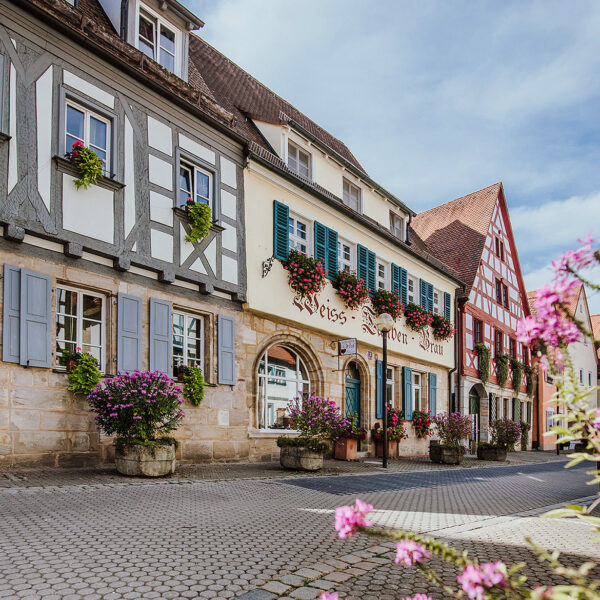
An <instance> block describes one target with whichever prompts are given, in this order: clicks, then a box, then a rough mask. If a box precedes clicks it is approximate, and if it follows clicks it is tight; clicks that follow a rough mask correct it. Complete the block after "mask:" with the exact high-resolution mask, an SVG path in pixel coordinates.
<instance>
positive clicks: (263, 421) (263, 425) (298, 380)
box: [256, 343, 311, 433]
mask: <svg viewBox="0 0 600 600" xmlns="http://www.w3.org/2000/svg"><path fill="white" fill-rule="evenodd" d="M277 346H281V347H282V348H285V349H286V350H287V351H288V352H290V353H291V354H293V355H294V356H295V357H296V377H277V375H275V374H274V373H269V370H270V369H269V350H271V348H273V347H277ZM261 360H262V361H264V367H265V369H264V370H265V372H264V373H259V372H258V369H259V366H260V363H261ZM301 364H303V365H304V369H305V370H306V373H307V377H308V379H303V378H302V369H301V368H300V365H301ZM258 365H259V366H257V367H256V375H257V385H258V389H257V394H256V396H257V398H258V399H259V400H260V401H262V405H263V406H262V411H263V414H262V415H261V414H260V408H259V405H258V403H257V407H256V409H257V414H256V417H257V424H258V428H259V429H260V431H269V432H273V431H280V432H281V431H285V432H286V433H294V431H295V430H293V429H285V430H282V429H274V428H270V427H268V425H267V423H269V419H268V395H267V391H268V390H267V386H268V385H269V380H272V382H271V385H279V383H278V381H277V380H280V381H281V382H282V383H283V384H285V385H286V387H287V382H293V383H295V384H296V390H298V387H303V386H304V384H307V385H308V394H309V395H310V389H311V385H310V376H309V375H308V368H307V366H306V363H305V362H304V361H303V360H302V357H301V356H300V355H299V354H298V352H296V351H295V350H293V349H292V348H290V347H289V346H286V345H285V343H282V344H274V345H273V346H270V347H269V348H267V349H266V350H265V351H264V352H263V354H262V356H261V357H260V358H259V360H258ZM261 380H262V381H264V383H263V385H262V386H261V384H260V382H261ZM261 390H262V391H261ZM261 393H262V394H264V397H263V398H261ZM273 422H275V421H273ZM271 424H272V423H271Z"/></svg>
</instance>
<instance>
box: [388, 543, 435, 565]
mask: <svg viewBox="0 0 600 600" xmlns="http://www.w3.org/2000/svg"><path fill="white" fill-rule="evenodd" d="M425 558H431V552H429V550H427V548H425V546H422V545H421V544H417V542H413V541H412V540H406V541H404V542H398V543H397V544H396V564H400V563H402V564H404V565H406V566H407V567H410V566H412V565H413V564H414V563H421V562H423V559H425Z"/></svg>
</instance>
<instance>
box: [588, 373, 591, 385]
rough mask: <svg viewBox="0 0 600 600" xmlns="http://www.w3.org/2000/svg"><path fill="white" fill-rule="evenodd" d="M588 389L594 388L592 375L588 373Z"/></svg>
mask: <svg viewBox="0 0 600 600" xmlns="http://www.w3.org/2000/svg"><path fill="white" fill-rule="evenodd" d="M588 387H592V374H591V373H588Z"/></svg>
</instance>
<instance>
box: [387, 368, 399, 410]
mask: <svg viewBox="0 0 600 600" xmlns="http://www.w3.org/2000/svg"><path fill="white" fill-rule="evenodd" d="M385 375H386V377H385V391H386V400H388V397H387V392H388V390H389V392H390V393H389V396H390V400H389V403H390V405H391V406H392V407H395V406H396V394H395V392H396V367H394V366H390V365H388V367H387V373H386V374H385Z"/></svg>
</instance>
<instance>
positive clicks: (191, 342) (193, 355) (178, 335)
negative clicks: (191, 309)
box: [173, 312, 204, 377]
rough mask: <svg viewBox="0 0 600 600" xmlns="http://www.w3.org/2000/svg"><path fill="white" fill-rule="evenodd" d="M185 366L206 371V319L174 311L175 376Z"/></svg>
mask: <svg viewBox="0 0 600 600" xmlns="http://www.w3.org/2000/svg"><path fill="white" fill-rule="evenodd" d="M185 367H198V368H200V369H202V370H203V371H204V320H203V319H202V317H198V316H196V315H189V314H185V313H180V312H173V376H174V377H177V375H178V374H179V372H180V371H181V370H182V369H184V368H185Z"/></svg>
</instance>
